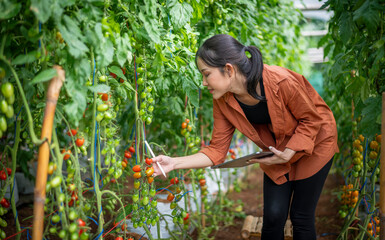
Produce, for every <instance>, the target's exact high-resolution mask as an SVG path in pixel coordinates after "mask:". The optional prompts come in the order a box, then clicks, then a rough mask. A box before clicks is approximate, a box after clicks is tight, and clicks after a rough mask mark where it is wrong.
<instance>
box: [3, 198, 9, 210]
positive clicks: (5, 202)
mask: <svg viewBox="0 0 385 240" xmlns="http://www.w3.org/2000/svg"><path fill="white" fill-rule="evenodd" d="M3 199H4V202H3ZM3 199H2V200H1V206H3V207H4V208H9V207H10V206H11V204H10V203H9V201H8V200H7V199H5V198H3Z"/></svg>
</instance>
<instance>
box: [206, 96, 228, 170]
mask: <svg viewBox="0 0 385 240" xmlns="http://www.w3.org/2000/svg"><path fill="white" fill-rule="evenodd" d="M213 117H214V128H213V132H212V136H211V141H210V145H209V146H207V147H205V148H203V149H202V150H201V151H200V152H201V153H203V154H205V155H207V156H208V157H209V158H210V160H211V161H212V162H213V163H214V165H218V164H220V163H223V162H224V161H225V159H226V155H227V151H228V149H229V147H230V144H231V139H232V137H233V134H234V130H235V127H234V126H233V125H232V124H231V123H230V122H229V120H228V119H227V118H226V117H225V116H224V115H223V113H222V111H221V109H220V108H219V105H218V103H217V101H216V100H213Z"/></svg>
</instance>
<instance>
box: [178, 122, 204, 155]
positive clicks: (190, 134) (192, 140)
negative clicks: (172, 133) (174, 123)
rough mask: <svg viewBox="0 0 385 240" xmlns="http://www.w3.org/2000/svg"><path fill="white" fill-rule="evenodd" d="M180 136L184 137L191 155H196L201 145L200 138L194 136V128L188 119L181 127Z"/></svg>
mask: <svg viewBox="0 0 385 240" xmlns="http://www.w3.org/2000/svg"><path fill="white" fill-rule="evenodd" d="M181 128H182V130H181V134H182V135H183V136H184V137H185V141H186V144H187V146H188V148H189V149H191V153H197V152H198V151H199V146H200V144H201V139H200V137H199V136H198V135H197V134H196V131H195V126H194V125H193V124H191V122H190V119H188V118H186V119H185V120H184V122H183V123H182V125H181Z"/></svg>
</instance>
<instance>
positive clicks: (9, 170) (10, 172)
mask: <svg viewBox="0 0 385 240" xmlns="http://www.w3.org/2000/svg"><path fill="white" fill-rule="evenodd" d="M7 173H8V176H10V175H11V174H12V169H10V168H7Z"/></svg>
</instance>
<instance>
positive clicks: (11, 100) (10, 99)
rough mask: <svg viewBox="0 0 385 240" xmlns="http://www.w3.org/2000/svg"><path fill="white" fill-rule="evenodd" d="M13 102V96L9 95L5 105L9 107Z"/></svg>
mask: <svg viewBox="0 0 385 240" xmlns="http://www.w3.org/2000/svg"><path fill="white" fill-rule="evenodd" d="M14 102H15V95H11V96H10V97H9V98H7V103H8V104H9V105H12V104H13V103H14Z"/></svg>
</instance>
